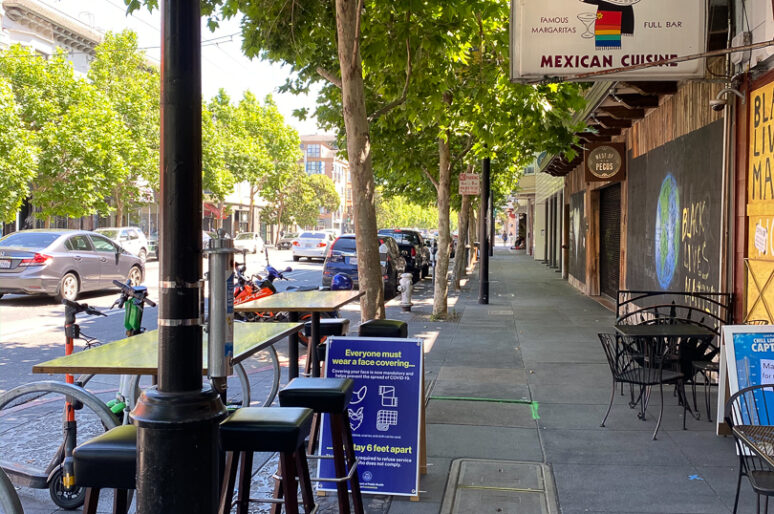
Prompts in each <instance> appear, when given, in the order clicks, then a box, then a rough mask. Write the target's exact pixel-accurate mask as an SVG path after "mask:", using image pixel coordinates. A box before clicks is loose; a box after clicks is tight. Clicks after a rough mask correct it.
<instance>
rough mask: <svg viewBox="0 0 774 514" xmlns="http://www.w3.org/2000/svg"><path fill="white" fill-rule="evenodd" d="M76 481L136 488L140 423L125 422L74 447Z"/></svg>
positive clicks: (102, 486)
mask: <svg viewBox="0 0 774 514" xmlns="http://www.w3.org/2000/svg"><path fill="white" fill-rule="evenodd" d="M73 465H74V467H75V483H76V485H78V486H82V487H92V488H96V489H134V488H135V477H136V475H137V427H136V426H134V425H122V426H120V427H115V428H113V429H111V430H108V431H107V432H105V433H104V434H101V435H98V436H97V437H95V438H94V439H90V440H88V441H86V442H85V443H83V444H81V445H80V446H78V447H76V448H75V449H74V450H73Z"/></svg>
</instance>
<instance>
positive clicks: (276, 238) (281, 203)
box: [274, 201, 285, 246]
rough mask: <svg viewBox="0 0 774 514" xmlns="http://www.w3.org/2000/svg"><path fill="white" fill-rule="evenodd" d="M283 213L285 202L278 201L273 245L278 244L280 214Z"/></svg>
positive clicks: (280, 223)
mask: <svg viewBox="0 0 774 514" xmlns="http://www.w3.org/2000/svg"><path fill="white" fill-rule="evenodd" d="M284 211H285V202H282V201H280V202H279V205H278V206H277V232H276V233H275V234H274V245H275V246H276V245H278V244H279V240H280V235H279V233H280V227H281V226H282V213H283V212H284Z"/></svg>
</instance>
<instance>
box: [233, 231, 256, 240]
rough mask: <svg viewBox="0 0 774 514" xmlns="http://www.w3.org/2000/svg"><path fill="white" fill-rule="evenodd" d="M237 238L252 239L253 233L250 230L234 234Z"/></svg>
mask: <svg viewBox="0 0 774 514" xmlns="http://www.w3.org/2000/svg"><path fill="white" fill-rule="evenodd" d="M236 238H237V239H252V238H253V233H252V232H242V233H241V234H239V235H238V236H236Z"/></svg>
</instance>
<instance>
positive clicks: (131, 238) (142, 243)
mask: <svg viewBox="0 0 774 514" xmlns="http://www.w3.org/2000/svg"><path fill="white" fill-rule="evenodd" d="M94 232H97V233H99V234H102V235H103V236H105V237H107V238H108V239H111V240H113V242H115V243H118V244H119V245H120V246H121V248H123V249H124V250H126V251H127V252H129V253H132V254H134V255H136V256H137V257H139V258H140V260H141V261H142V262H145V259H146V257H148V247H149V245H148V238H146V237H145V234H143V232H142V230H140V229H139V228H137V227H104V228H98V229H97V230H95V231H94Z"/></svg>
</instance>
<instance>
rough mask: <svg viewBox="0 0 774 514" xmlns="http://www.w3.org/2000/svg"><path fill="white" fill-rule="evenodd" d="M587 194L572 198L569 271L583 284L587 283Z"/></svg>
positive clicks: (583, 193) (578, 194) (582, 193)
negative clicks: (585, 199)
mask: <svg viewBox="0 0 774 514" xmlns="http://www.w3.org/2000/svg"><path fill="white" fill-rule="evenodd" d="M585 194H586V193H585V192H582V191H581V192H580V193H575V194H574V195H572V196H570V227H569V228H570V259H569V263H568V264H569V265H568V268H569V269H568V271H569V273H570V275H572V276H573V277H574V278H575V279H576V280H578V281H579V282H580V283H581V284H585V283H586V212H585V202H584V196H585Z"/></svg>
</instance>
